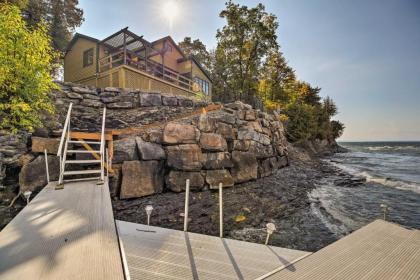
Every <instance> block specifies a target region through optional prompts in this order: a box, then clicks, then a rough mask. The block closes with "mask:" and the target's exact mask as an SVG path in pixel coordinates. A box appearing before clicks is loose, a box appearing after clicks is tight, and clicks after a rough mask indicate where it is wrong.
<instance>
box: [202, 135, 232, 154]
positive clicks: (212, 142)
mask: <svg viewBox="0 0 420 280" xmlns="http://www.w3.org/2000/svg"><path fill="white" fill-rule="evenodd" d="M200 146H201V148H203V149H204V150H206V151H211V152H223V151H226V150H227V143H226V140H225V138H223V137H222V135H220V134H216V133H201V136H200Z"/></svg>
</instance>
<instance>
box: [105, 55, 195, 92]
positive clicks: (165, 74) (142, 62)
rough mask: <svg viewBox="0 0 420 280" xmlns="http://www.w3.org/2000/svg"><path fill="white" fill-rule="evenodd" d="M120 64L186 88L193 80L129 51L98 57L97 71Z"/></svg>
mask: <svg viewBox="0 0 420 280" xmlns="http://www.w3.org/2000/svg"><path fill="white" fill-rule="evenodd" d="M121 65H127V66H130V67H132V68H134V69H137V70H140V71H143V72H145V73H147V74H149V75H152V76H154V77H157V78H160V79H163V80H165V81H168V82H170V83H172V84H175V85H177V86H180V87H182V88H185V89H187V90H192V88H193V84H194V81H193V80H191V79H189V78H188V77H185V76H184V75H182V74H180V73H179V72H177V71H175V70H172V69H170V68H168V67H167V66H164V65H162V64H160V63H158V62H155V61H153V60H150V59H145V58H144V57H142V56H140V55H138V54H135V53H133V52H130V51H126V52H124V51H118V52H115V53H112V54H110V55H108V56H105V57H103V58H101V59H99V73H101V72H104V71H107V70H110V69H112V68H115V67H118V66H121Z"/></svg>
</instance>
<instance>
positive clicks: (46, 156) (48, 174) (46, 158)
mask: <svg viewBox="0 0 420 280" xmlns="http://www.w3.org/2000/svg"><path fill="white" fill-rule="evenodd" d="M44 158H45V171H46V173H47V183H49V182H50V171H49V170H48V155H47V150H46V149H44ZM60 164H61V162H60Z"/></svg>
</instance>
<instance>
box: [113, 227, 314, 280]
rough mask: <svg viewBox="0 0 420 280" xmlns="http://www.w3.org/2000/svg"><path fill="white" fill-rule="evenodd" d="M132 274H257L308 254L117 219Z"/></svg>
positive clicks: (140, 276)
mask: <svg viewBox="0 0 420 280" xmlns="http://www.w3.org/2000/svg"><path fill="white" fill-rule="evenodd" d="M117 228H118V233H119V236H120V239H121V241H122V244H123V245H122V247H123V249H124V252H125V256H126V262H127V266H128V271H129V273H128V274H129V276H130V279H131V280H136V279H138V280H140V279H142V280H144V279H162V280H168V279H214V280H218V279H227V280H228V279H256V278H258V277H260V276H263V275H264V274H266V273H267V272H270V271H272V270H274V269H278V268H285V269H287V267H288V266H291V265H292V264H293V263H294V262H296V261H297V260H299V259H301V258H304V257H306V256H307V255H309V254H311V253H308V252H304V251H297V250H291V249H286V248H279V247H274V246H266V245H263V244H255V243H250V242H244V241H238V240H232V239H227V238H219V237H215V236H209V235H204V234H197V233H189V232H183V231H178V230H172V229H166V228H160V227H153V226H147V225H142V224H134V223H128V222H123V221H117Z"/></svg>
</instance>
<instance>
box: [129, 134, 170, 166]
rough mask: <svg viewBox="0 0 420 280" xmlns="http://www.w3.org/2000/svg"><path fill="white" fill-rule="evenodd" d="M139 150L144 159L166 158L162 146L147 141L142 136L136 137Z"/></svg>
mask: <svg viewBox="0 0 420 280" xmlns="http://www.w3.org/2000/svg"><path fill="white" fill-rule="evenodd" d="M136 143H137V150H138V151H139V156H140V158H141V159H142V160H162V159H166V154H165V151H164V150H163V148H162V146H161V145H159V144H155V143H150V142H145V141H143V139H141V138H140V137H136Z"/></svg>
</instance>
